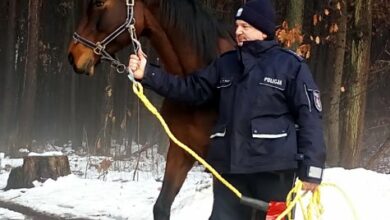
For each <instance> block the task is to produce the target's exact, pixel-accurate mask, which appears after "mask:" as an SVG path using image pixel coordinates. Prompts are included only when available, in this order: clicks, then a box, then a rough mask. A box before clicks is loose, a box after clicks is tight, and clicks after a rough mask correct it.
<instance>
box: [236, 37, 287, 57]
mask: <svg viewBox="0 0 390 220" xmlns="http://www.w3.org/2000/svg"><path fill="white" fill-rule="evenodd" d="M278 45H279V44H278V43H277V42H276V41H275V40H267V41H265V40H264V41H260V40H256V41H245V42H244V43H243V45H242V47H241V48H240V50H241V52H242V53H249V54H251V55H253V56H258V55H260V54H261V53H264V52H265V51H267V50H268V49H271V48H272V47H275V46H278Z"/></svg>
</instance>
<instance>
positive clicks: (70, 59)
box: [68, 53, 74, 65]
mask: <svg viewBox="0 0 390 220" xmlns="http://www.w3.org/2000/svg"><path fill="white" fill-rule="evenodd" d="M68 60H69V63H70V65H73V63H74V60H73V56H72V54H71V53H69V55H68Z"/></svg>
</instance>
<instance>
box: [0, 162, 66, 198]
mask: <svg viewBox="0 0 390 220" xmlns="http://www.w3.org/2000/svg"><path fill="white" fill-rule="evenodd" d="M69 174H70V167H69V161H68V157H67V156H26V157H24V158H23V166H21V167H16V168H13V169H12V170H11V173H10V174H9V177H8V181H7V186H6V187H5V189H4V190H9V189H20V188H32V187H34V185H33V181H35V180H37V181H39V182H45V181H46V180H47V179H49V178H51V179H53V180H57V178H58V177H60V176H66V175H69Z"/></svg>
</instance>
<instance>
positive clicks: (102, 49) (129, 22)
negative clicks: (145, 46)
mask: <svg viewBox="0 0 390 220" xmlns="http://www.w3.org/2000/svg"><path fill="white" fill-rule="evenodd" d="M126 6H127V17H126V21H125V22H124V23H123V24H122V25H121V26H119V27H118V28H117V29H115V31H113V32H112V33H111V34H109V35H108V36H107V37H106V38H104V39H103V40H102V41H98V42H96V43H94V42H92V41H90V40H88V39H87V38H85V37H82V36H81V35H79V34H78V33H77V32H74V33H73V40H74V41H76V42H80V43H81V44H83V45H84V46H86V47H88V48H91V49H92V50H93V52H94V53H95V54H96V55H99V56H101V59H103V60H108V61H110V62H111V66H112V67H113V68H115V69H116V71H117V72H118V73H123V72H125V71H126V70H127V67H126V65H124V64H122V63H121V62H120V61H119V60H118V59H116V58H114V57H113V56H111V55H110V54H109V53H108V52H107V50H106V47H107V45H108V44H109V43H111V42H112V41H113V40H114V39H115V38H117V37H118V36H119V35H121V34H122V33H123V32H124V31H125V30H128V32H129V34H130V38H131V43H132V44H133V49H134V52H137V51H138V49H139V48H140V47H141V45H140V43H139V41H138V40H137V36H136V33H135V19H134V0H126Z"/></svg>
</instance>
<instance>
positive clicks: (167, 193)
mask: <svg viewBox="0 0 390 220" xmlns="http://www.w3.org/2000/svg"><path fill="white" fill-rule="evenodd" d="M126 3H127V4H126ZM129 3H130V4H129ZM131 3H132V2H131V1H129V0H127V1H126V0H90V2H89V5H88V10H87V12H86V14H85V16H84V17H83V18H82V20H81V22H80V24H79V26H78V28H77V31H76V33H75V36H74V37H75V41H73V42H71V44H70V46H69V61H70V63H71V64H72V65H73V67H74V70H75V72H78V73H86V74H88V75H93V74H94V67H95V66H96V64H97V63H99V61H100V59H101V58H104V57H107V56H111V57H112V56H113V54H114V53H116V52H117V51H119V50H120V49H121V48H124V47H125V46H127V45H129V44H131V43H132V39H131V37H130V35H129V34H128V32H127V29H126V28H122V26H123V27H128V26H129V24H135V29H136V35H137V36H145V37H147V38H148V39H149V40H150V42H151V44H152V46H153V47H154V48H155V49H156V51H157V53H158V54H159V56H160V58H161V61H162V63H163V64H164V67H165V69H166V70H167V71H169V72H171V73H173V74H177V75H186V74H189V73H191V72H193V71H194V70H196V69H199V68H201V67H202V66H205V65H206V64H207V63H209V62H210V61H212V59H214V58H215V57H216V56H218V54H220V53H223V52H225V51H228V50H231V49H233V45H234V43H233V40H232V38H231V37H230V35H229V34H228V32H227V31H224V30H222V29H221V28H220V27H219V26H218V25H217V22H215V21H214V19H213V18H212V17H210V15H208V14H207V13H206V12H205V11H204V10H203V9H202V8H201V6H200V5H199V4H198V2H197V1H196V0H135V4H134V8H132V7H133V6H132V4H131ZM126 9H127V10H126ZM133 15H134V18H135V23H133V22H132V16H133ZM125 21H128V22H125ZM119 29H120V31H118V30H119ZM123 30H124V31H123ZM113 32H115V34H114V35H113V34H112V33H113ZM108 36H109V37H108ZM107 38H109V39H107ZM97 42H100V44H97ZM102 42H104V45H103V46H102V45H101V44H102ZM97 45H98V49H96V46H97ZM94 50H95V52H94ZM96 50H98V51H96ZM102 50H104V51H103V52H102ZM102 56H103V57H102ZM161 113H162V115H163V117H164V118H165V120H166V121H167V123H168V125H169V126H170V128H171V130H172V132H173V133H174V135H175V136H176V137H177V138H178V139H179V140H181V141H182V142H183V143H185V144H187V145H189V146H190V147H192V149H194V150H195V151H196V152H197V153H198V154H199V155H201V156H202V157H205V155H206V152H207V145H208V143H209V135H210V130H211V127H212V125H213V124H214V122H215V119H216V111H215V107H214V104H212V103H210V104H208V105H206V106H200V107H197V108H194V107H193V106H191V107H189V106H186V105H183V104H181V103H176V102H172V101H168V100H165V101H164V103H163V106H162V109H161ZM193 164H194V159H193V158H192V157H191V156H189V155H188V154H187V153H185V152H184V151H183V150H181V149H180V148H179V147H178V146H177V145H175V144H174V143H172V142H171V143H170V147H169V150H168V155H167V163H166V170H165V175H164V180H163V185H162V189H161V192H160V195H159V197H158V199H157V201H156V203H155V205H154V209H153V213H154V219H159V220H160V219H169V216H170V209H171V205H172V203H173V200H174V198H175V196H176V195H177V193H178V192H179V190H180V188H181V186H182V184H183V182H184V180H185V178H186V176H187V172H188V171H189V170H190V169H191V167H192V165H193Z"/></svg>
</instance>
